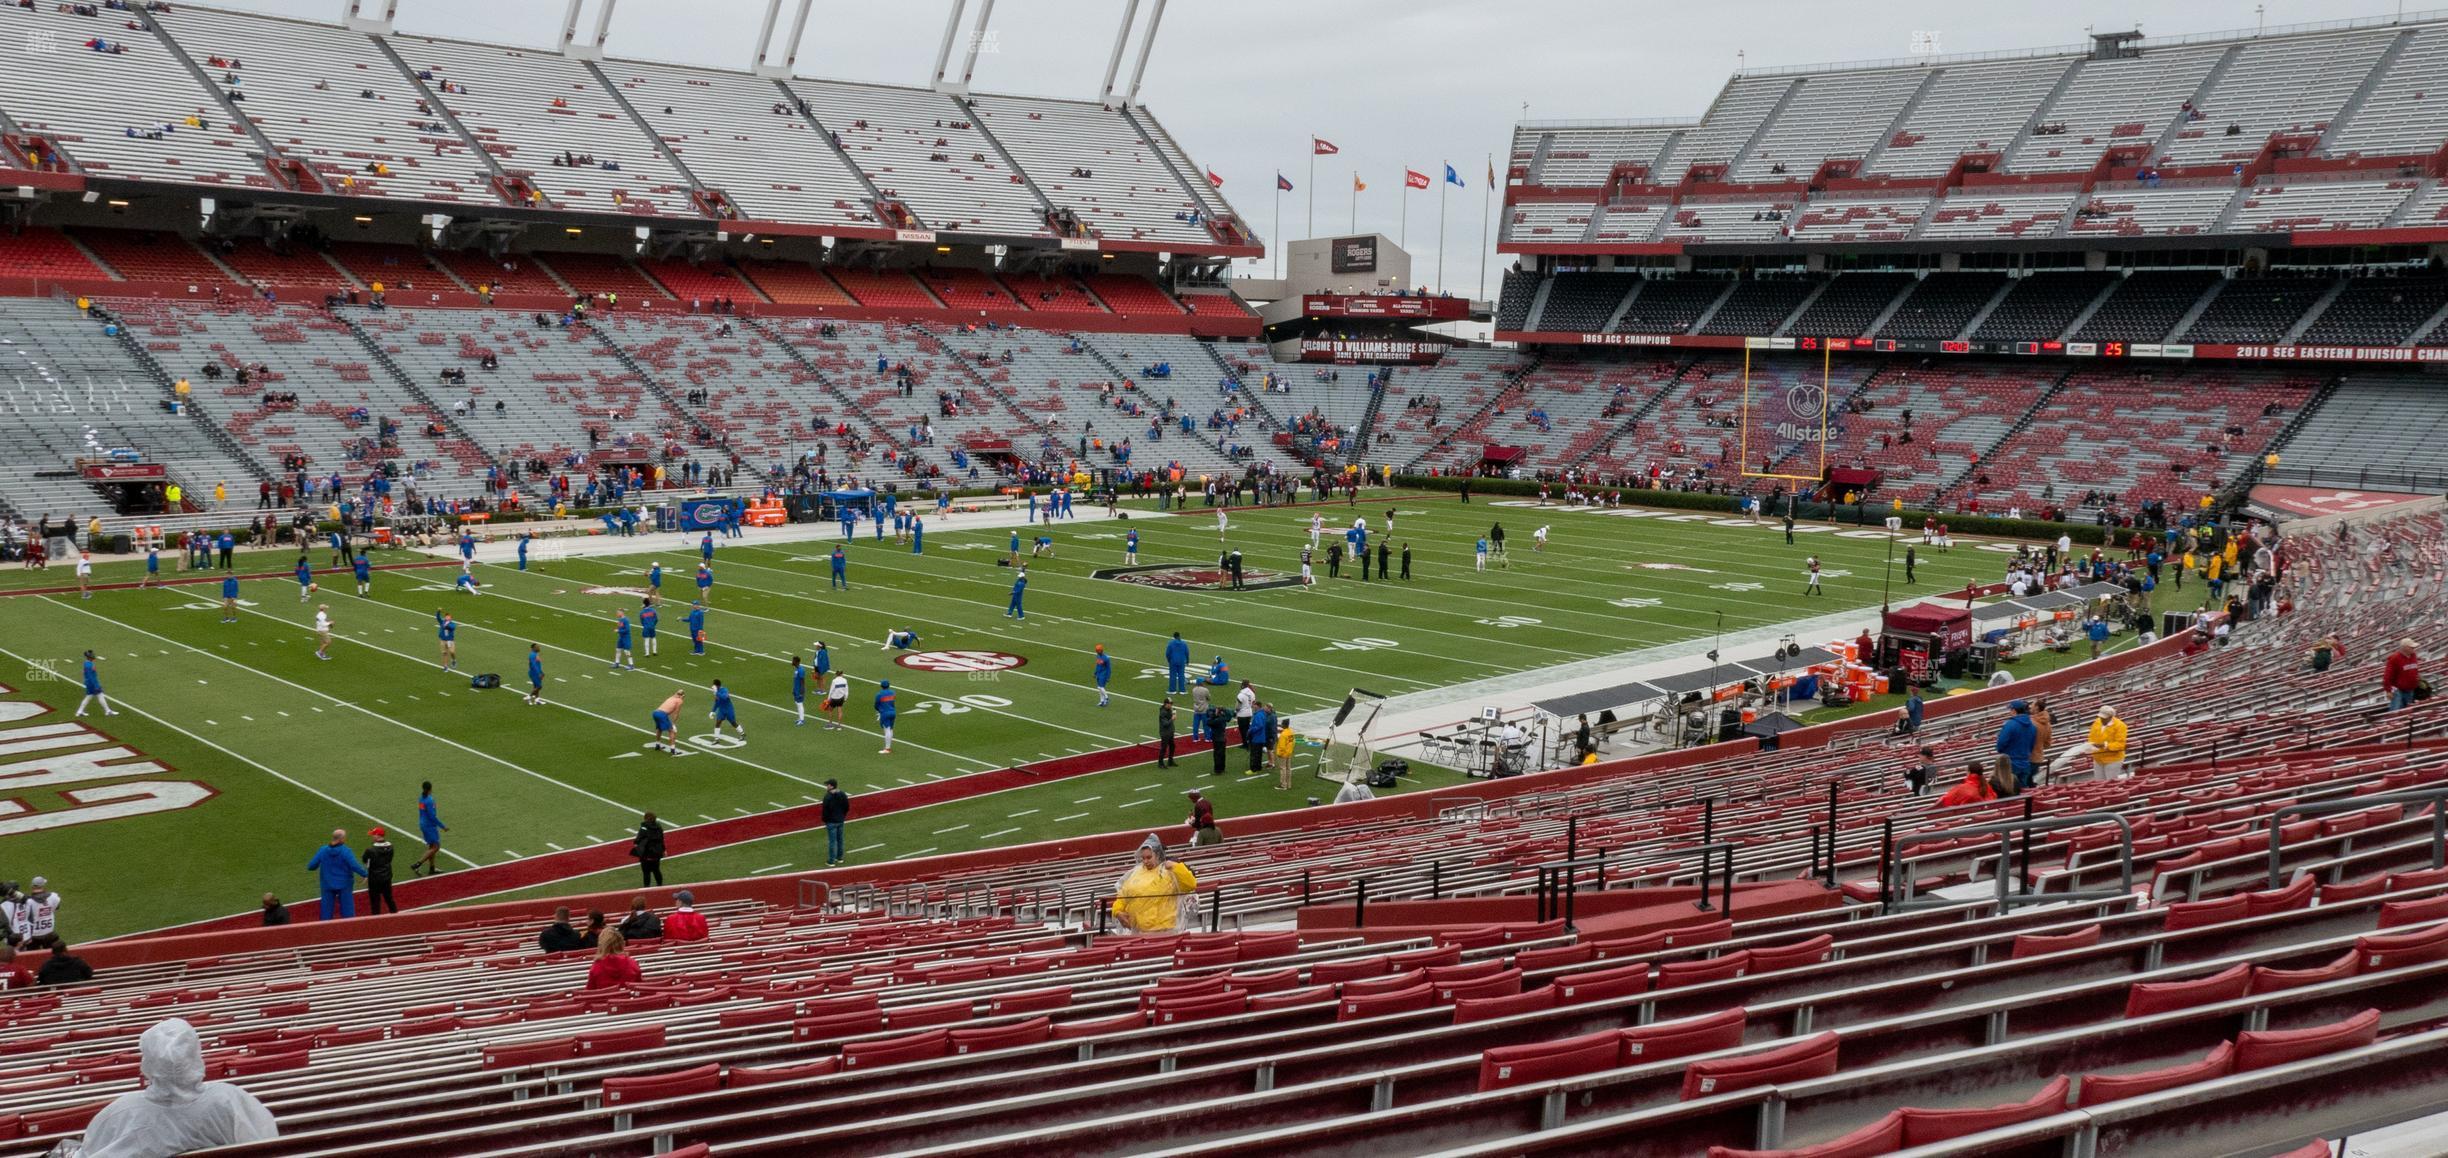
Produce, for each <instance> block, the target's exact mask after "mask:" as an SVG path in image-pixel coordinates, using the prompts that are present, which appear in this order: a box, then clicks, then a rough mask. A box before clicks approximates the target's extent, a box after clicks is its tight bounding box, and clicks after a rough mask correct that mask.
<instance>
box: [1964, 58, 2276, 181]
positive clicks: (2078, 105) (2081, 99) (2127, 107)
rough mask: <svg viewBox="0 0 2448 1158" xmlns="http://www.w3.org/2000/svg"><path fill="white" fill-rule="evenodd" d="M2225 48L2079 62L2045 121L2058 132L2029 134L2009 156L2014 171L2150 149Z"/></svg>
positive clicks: (2073, 166) (2058, 167)
mask: <svg viewBox="0 0 2448 1158" xmlns="http://www.w3.org/2000/svg"><path fill="white" fill-rule="evenodd" d="M2227 52H2228V46H2227V45H2224V44H2206V45H2200V46H2196V47H2177V48H2167V49H2159V50H2154V51H2149V52H2144V53H2142V54H2141V55H2139V56H2133V57H2128V58H2124V59H2119V60H2098V59H2090V60H2085V61H2083V62H2082V65H2081V70H2080V71H2079V72H2077V73H2075V74H2074V79H2073V82H2072V83H2071V84H2069V85H2067V86H2066V88H2065V91H2064V92H2062V93H2060V94H2058V97H2057V99H2056V100H2055V101H2054V102H2052V103H2051V104H2050V105H2049V106H2048V108H2047V110H2046V111H2045V112H2043V113H2042V114H2041V115H2042V120H2043V122H2044V123H2045V124H2046V125H2047V126H2049V127H2051V128H2055V127H2058V126H2062V129H2063V131H2052V132H2046V133H2043V132H2038V131H2034V132H2033V133H2032V134H2031V135H2030V136H2028V137H2027V138H2025V140H2024V142H2023V145H2022V147H2021V148H2018V149H2016V150H2015V152H2014V155H2013V156H2011V157H2009V158H2007V160H2008V164H2009V167H2010V168H2012V169H2014V170H2015V171H2016V172H2022V173H2031V172H2059V171H2067V170H2081V169H2089V168H2090V167H2091V166H2092V165H2093V164H2094V163H2095V162H2097V161H2098V160H2099V159H2100V154H2101V153H2103V152H2105V151H2107V149H2108V147H2109V146H2111V145H2136V144H2138V145H2147V144H2149V143H2151V142H2152V141H2154V140H2156V139H2157V138H2158V136H2159V134H2160V133H2161V131H2163V130H2164V129H2166V128H2167V126H2168V125H2169V123H2170V122H2172V121H2175V120H2177V119H2178V118H2181V117H2183V116H2185V107H2186V106H2187V105H2188V104H2189V103H2190V102H2191V101H2192V99H2193V94H2194V92H2195V91H2197V90H2199V89H2200V88H2201V84H2202V81H2203V80H2204V79H2205V78H2207V77H2208V76H2209V75H2210V70H2211V68H2213V67H2214V66H2216V65H2217V64H2218V62H2219V58H2220V57H2222V56H2224V55H2226V54H2227Z"/></svg>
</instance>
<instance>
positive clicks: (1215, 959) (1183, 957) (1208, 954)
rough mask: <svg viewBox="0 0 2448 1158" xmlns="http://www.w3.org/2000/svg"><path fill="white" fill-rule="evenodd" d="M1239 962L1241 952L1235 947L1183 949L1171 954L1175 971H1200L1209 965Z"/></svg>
mask: <svg viewBox="0 0 2448 1158" xmlns="http://www.w3.org/2000/svg"><path fill="white" fill-rule="evenodd" d="M1239 960H1241V950H1240V948H1239V947H1238V946H1235V945H1216V946H1212V947H1209V948H1203V949H1183V950H1180V951H1178V952H1176V953H1174V954H1173V967H1174V968H1176V969H1200V968H1204V967H1206V966H1209V965H1230V964H1233V963H1234V962H1237V961H1239Z"/></svg>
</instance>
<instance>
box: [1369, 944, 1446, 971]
mask: <svg viewBox="0 0 2448 1158" xmlns="http://www.w3.org/2000/svg"><path fill="white" fill-rule="evenodd" d="M1461 963H1462V950H1461V949H1459V948H1457V947H1455V946H1452V945H1440V946H1437V947H1435V948H1432V949H1412V950H1409V951H1407V952H1402V953H1388V954H1386V966H1387V968H1388V969H1389V970H1390V971H1392V972H1396V973H1400V972H1402V971H1404V970H1406V969H1434V968H1437V967H1438V966H1441V965H1459V964H1461Z"/></svg>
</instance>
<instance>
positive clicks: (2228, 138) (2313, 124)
mask: <svg viewBox="0 0 2448 1158" xmlns="http://www.w3.org/2000/svg"><path fill="white" fill-rule="evenodd" d="M2396 36H2397V30H2396V29H2393V28H2379V29H2370V30H2366V31H2360V32H2341V33H2336V34H2332V35H2326V36H2287V37H2278V38H2274V39H2271V40H2266V41H2261V42H2258V43H2248V44H2245V45H2242V46H2241V47H2239V48H2237V50H2236V54H2235V59H2234V60H2233V61H2232V62H2231V63H2229V64H2228V66H2227V70H2226V71H2225V72H2224V73H2222V74H2221V75H2220V77H2219V79H2218V83H2217V84H2215V85H2213V86H2212V87H2211V89H2210V91H2209V92H2208V93H2207V94H2206V95H2205V96H2204V97H2203V98H2202V100H2201V103H2200V105H2199V106H2198V110H2197V113H2198V115H2197V116H2195V118H2194V119H2192V120H2191V121H2190V122H2189V123H2187V124H2184V125H2181V126H2179V127H2178V128H2177V130H2176V139H2175V140H2172V141H2170V142H2168V145H2167V151H2166V153H2165V155H2164V157H2163V163H2164V164H2169V165H2199V164H2221V163H2225V164H2234V163H2237V162H2242V161H2249V160H2251V159H2252V158H2253V156H2254V154H2256V153H2259V152H2260V151H2261V143H2262V142H2263V141H2264V140H2267V139H2268V138H2269V136H2270V135H2271V134H2273V133H2292V134H2303V133H2313V134H2318V133H2319V132H2321V131H2322V130H2324V129H2326V128H2328V127H2329V116H2330V115H2331V114H2332V113H2334V112H2336V111H2337V110H2338V109H2340V108H2343V107H2344V106H2345V104H2346V98H2347V97H2348V96H2350V95H2352V94H2353V93H2354V91H2355V89H2357V88H2358V87H2361V85H2362V84H2363V78H2364V77H2366V76H2368V75H2370V73H2371V70H2372V66H2373V65H2374V64H2376V63H2378V62H2379V60H2380V54H2381V52H2382V51H2384V50H2386V49H2387V48H2388V44H2389V41H2391V40H2393V39H2395V38H2396Z"/></svg>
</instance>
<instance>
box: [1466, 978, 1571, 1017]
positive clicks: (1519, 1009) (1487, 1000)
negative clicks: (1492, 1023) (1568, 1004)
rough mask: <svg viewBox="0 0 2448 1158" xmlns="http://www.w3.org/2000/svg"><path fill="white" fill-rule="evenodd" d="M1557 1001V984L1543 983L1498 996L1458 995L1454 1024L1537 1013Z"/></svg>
mask: <svg viewBox="0 0 2448 1158" xmlns="http://www.w3.org/2000/svg"><path fill="white" fill-rule="evenodd" d="M1555 1003H1556V991H1555V986H1552V985H1542V986H1540V987H1538V988H1536V989H1525V990H1522V991H1521V992H1519V993H1512V994H1506V995H1503V996H1498V997H1458V998H1455V999H1454V1003H1453V1007H1454V1024H1455V1025H1461V1024H1463V1023H1465V1022H1471V1021H1486V1020H1488V1019H1490V1018H1496V1017H1511V1016H1513V1015H1514V1014H1516V1013H1536V1012H1538V1011H1539V1010H1542V1009H1553V1008H1555Z"/></svg>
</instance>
